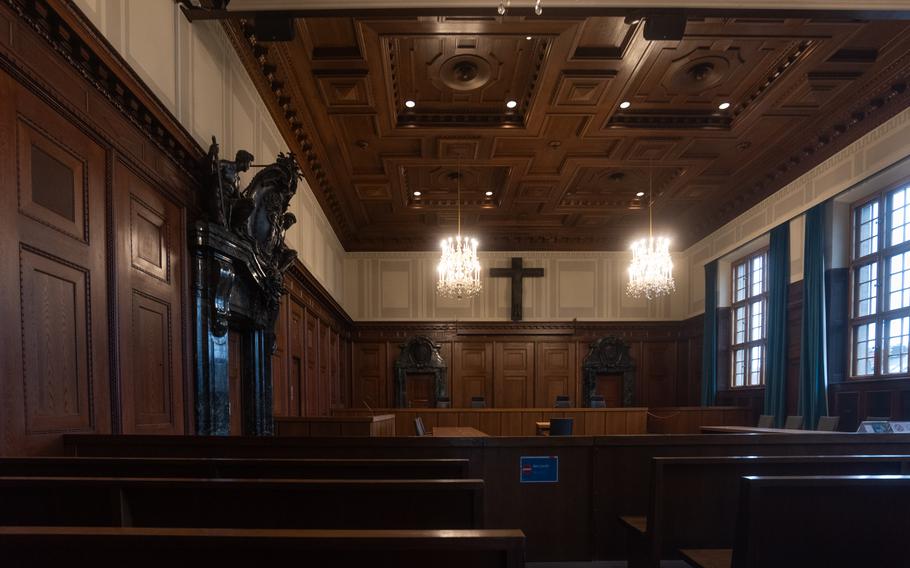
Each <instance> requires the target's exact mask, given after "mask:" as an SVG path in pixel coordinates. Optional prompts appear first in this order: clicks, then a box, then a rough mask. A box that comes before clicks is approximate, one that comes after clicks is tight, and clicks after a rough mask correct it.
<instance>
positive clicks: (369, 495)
mask: <svg viewBox="0 0 910 568" xmlns="http://www.w3.org/2000/svg"><path fill="white" fill-rule="evenodd" d="M0 525H3V526H15V525H31V526H40V525H46V526H137V527H214V528H218V527H221V528H327V529H336V528H338V529H340V528H352V529H378V528H388V529H477V528H483V482H482V481H480V480H476V479H473V480H471V479H466V480H386V479H378V480H317V479H304V480H295V479H170V478H97V477H0Z"/></svg>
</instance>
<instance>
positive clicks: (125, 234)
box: [113, 160, 186, 434]
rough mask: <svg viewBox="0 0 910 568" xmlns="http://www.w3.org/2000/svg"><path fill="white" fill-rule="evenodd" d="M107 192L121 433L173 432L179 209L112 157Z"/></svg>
mask: <svg viewBox="0 0 910 568" xmlns="http://www.w3.org/2000/svg"><path fill="white" fill-rule="evenodd" d="M113 191H114V218H115V224H116V226H115V234H116V235H117V237H116V238H115V239H114V242H115V243H116V245H117V270H116V274H117V283H118V286H119V306H118V308H119V328H120V350H119V352H120V361H119V363H120V372H119V377H120V391H121V392H120V403H121V427H122V431H123V433H125V434H180V433H183V431H184V426H183V422H184V420H183V417H184V412H183V380H182V379H183V333H182V329H183V328H182V325H181V322H182V321H183V307H182V295H183V291H184V288H185V282H184V278H183V270H182V266H183V254H184V252H183V243H184V237H183V235H184V234H185V233H186V229H185V227H184V220H183V212H182V210H181V209H180V207H179V206H178V205H176V204H174V203H173V202H171V201H170V200H168V199H166V198H164V197H163V196H162V193H160V192H159V191H157V190H156V189H154V188H153V187H152V186H151V185H150V184H149V183H148V182H147V181H145V180H144V179H143V178H142V177H140V176H139V175H138V174H136V173H135V172H134V171H132V170H131V169H130V168H129V167H127V166H126V165H125V164H124V163H123V162H120V161H119V160H118V161H117V162H116V164H115V166H114V177H113Z"/></svg>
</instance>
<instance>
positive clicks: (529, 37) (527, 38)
mask: <svg viewBox="0 0 910 568" xmlns="http://www.w3.org/2000/svg"><path fill="white" fill-rule="evenodd" d="M525 39H526V40H528V41H531V40H532V39H534V38H533V37H532V36H525Z"/></svg>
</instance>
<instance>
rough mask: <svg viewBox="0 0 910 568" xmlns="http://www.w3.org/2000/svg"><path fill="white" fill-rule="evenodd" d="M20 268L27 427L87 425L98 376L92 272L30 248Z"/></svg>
mask: <svg viewBox="0 0 910 568" xmlns="http://www.w3.org/2000/svg"><path fill="white" fill-rule="evenodd" d="M20 271H21V274H22V276H21V278H22V291H21V294H22V302H21V306H20V309H21V310H22V347H23V363H24V364H23V368H24V373H23V376H22V381H23V389H24V391H25V403H26V415H25V427H26V430H27V431H28V432H36V433H37V432H64V431H68V430H87V429H89V428H90V427H91V426H92V416H93V413H94V410H93V408H92V405H91V399H90V393H91V389H92V385H93V383H94V382H95V381H96V380H98V379H97V378H96V377H95V376H94V374H93V372H92V368H91V366H90V365H91V360H92V357H91V349H92V346H91V345H90V343H89V341H90V340H89V335H88V334H89V332H90V329H91V316H90V314H89V307H88V306H89V305H90V299H89V297H88V292H89V286H90V276H89V274H87V273H86V272H85V271H84V270H82V269H80V268H79V267H77V266H75V265H72V264H70V263H68V262H66V261H64V260H63V259H60V258H54V257H51V256H49V255H47V254H46V253H42V252H40V251H37V250H30V249H27V248H24V249H23V250H21V252H20ZM101 380H104V379H101Z"/></svg>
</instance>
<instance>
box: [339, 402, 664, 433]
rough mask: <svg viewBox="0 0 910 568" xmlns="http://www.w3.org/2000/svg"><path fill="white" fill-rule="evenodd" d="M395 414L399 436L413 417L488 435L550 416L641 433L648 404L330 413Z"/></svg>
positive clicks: (532, 425)
mask: <svg viewBox="0 0 910 568" xmlns="http://www.w3.org/2000/svg"><path fill="white" fill-rule="evenodd" d="M373 413H375V414H377V415H378V414H394V415H395V431H396V432H397V435H398V436H413V435H414V419H416V418H417V417H418V416H419V417H420V418H421V419H422V420H423V423H424V425H425V426H426V428H427V430H429V431H432V430H433V428H436V427H439V426H453V427H454V426H460V427H470V428H476V429H477V430H480V431H481V432H484V433H485V434H487V435H489V436H534V435H535V434H536V423H537V422H540V421H547V420H550V419H551V418H574V419H575V424H574V432H573V433H574V434H575V435H579V436H602V435H607V434H644V433H646V432H647V414H648V409H647V408H383V409H376V410H373V412H370V410H368V409H366V408H351V409H349V408H346V409H336V410H334V411H333V415H334V416H337V417H342V416H370V415H371V414H373Z"/></svg>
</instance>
